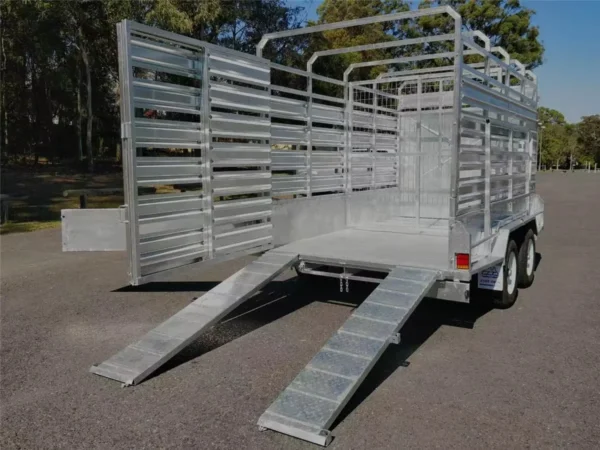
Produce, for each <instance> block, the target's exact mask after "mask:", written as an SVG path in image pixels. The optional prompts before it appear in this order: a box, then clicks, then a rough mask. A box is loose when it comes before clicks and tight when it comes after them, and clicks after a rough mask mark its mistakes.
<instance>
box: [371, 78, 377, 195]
mask: <svg viewBox="0 0 600 450" xmlns="http://www.w3.org/2000/svg"><path fill="white" fill-rule="evenodd" d="M376 88H377V83H373V98H372V105H373V117H372V122H371V123H372V128H371V189H375V187H376V186H375V184H376V178H375V167H376V164H377V162H376V155H375V146H376V145H377V93H376Z"/></svg>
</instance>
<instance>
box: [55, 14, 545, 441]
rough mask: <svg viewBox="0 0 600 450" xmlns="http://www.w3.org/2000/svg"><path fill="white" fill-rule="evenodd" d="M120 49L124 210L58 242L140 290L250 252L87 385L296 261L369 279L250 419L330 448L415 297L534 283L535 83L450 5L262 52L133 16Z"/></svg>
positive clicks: (71, 214) (153, 354) (215, 315)
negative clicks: (393, 36)
mask: <svg viewBox="0 0 600 450" xmlns="http://www.w3.org/2000/svg"><path fill="white" fill-rule="evenodd" d="M432 15H447V16H449V17H451V18H452V19H453V21H454V31H453V32H451V33H448V34H436V35H430V36H424V37H419V38H412V39H404V40H386V41H385V42H380V43H373V44H368V45H359V46H353V47H348V48H336V49H331V50H324V51H320V52H317V53H314V54H313V55H312V57H311V58H310V59H309V60H308V64H307V67H306V68H302V69H301V68H295V67H288V66H284V65H280V64H277V63H275V62H272V61H270V60H268V59H266V58H264V57H262V51H263V48H264V47H265V46H266V45H267V44H268V43H269V41H273V40H277V39H285V38H288V37H293V36H299V35H306V34H311V33H321V32H326V31H330V30H336V29H342V28H348V27H356V26H362V25H367V24H374V23H382V22H386V21H403V20H412V19H415V18H418V17H422V16H432ZM476 40H477V41H480V43H481V44H478V43H476ZM118 44H119V76H120V106H121V122H122V125H121V126H122V144H123V172H124V191H125V205H124V206H123V207H121V208H118V209H108V210H65V211H63V246H64V249H65V250H83V249H86V250H90V249H91V250H94V249H95V250H105V249H119V248H123V249H126V251H127V254H128V257H129V267H130V273H129V275H130V280H131V284H132V285H139V284H142V283H146V282H149V281H155V280H159V279H164V278H165V277H168V276H169V275H170V274H172V273H173V272H174V271H177V270H178V269H181V268H183V267H187V266H189V265H192V264H195V265H197V267H198V268H199V269H200V270H201V269H202V268H203V267H206V265H208V264H212V263H215V262H219V261H225V260H227V259H232V258H237V257H239V256H241V255H245V254H261V256H260V257H258V258H257V259H256V260H254V261H253V262H251V263H250V264H249V265H248V266H247V267H245V268H244V269H242V270H241V271H239V272H237V273H235V274H234V275H232V276H231V277H230V278H228V279H226V280H225V281H223V282H222V283H221V284H219V285H218V286H217V287H215V288H214V289H212V290H210V291H209V292H207V293H206V294H204V295H203V296H202V297H200V298H198V299H197V300H195V301H194V302H192V303H191V304H190V305H189V306H187V307H185V308H184V309H183V310H181V311H180V312H178V313H177V314H175V315H174V316H173V317H171V318H170V319H168V320H167V321H166V322H164V323H162V324H160V325H158V326H157V327H156V328H155V329H154V330H152V331H150V332H149V333H148V334H146V335H145V336H143V337H142V338H141V339H140V340H139V342H137V343H135V344H132V345H130V346H128V347H126V348H125V349H124V350H122V351H120V352H119V353H117V354H116V355H114V356H112V357H111V358H109V359H108V360H106V361H105V362H103V363H101V364H99V365H97V366H94V367H92V369H91V371H92V372H93V373H95V374H98V375H102V376H104V377H108V378H111V379H114V380H118V381H120V382H123V383H124V384H126V385H133V384H137V383H140V382H141V381H143V380H144V379H145V378H146V377H148V376H149V375H150V374H151V373H152V372H154V371H155V370H156V369H157V368H158V367H160V366H161V365H162V364H164V363H165V362H166V361H167V360H168V359H170V358H171V357H173V356H174V355H175V354H176V353H177V352H179V351H180V350H181V349H182V348H184V347H185V346H186V345H187V344H189V343H190V342H191V341H193V340H194V339H196V338H197V337H198V336H199V335H200V334H201V333H202V332H204V331H206V330H207V329H208V328H209V327H211V326H212V325H213V324H215V323H217V322H218V321H219V320H220V319H221V318H223V317H224V316H225V315H226V314H228V313H229V312H231V311H232V310H233V309H234V308H236V307H237V306H239V305H240V304H241V303H243V302H244V301H246V300H247V299H248V298H250V297H251V296H252V295H254V294H255V293H257V292H258V291H259V290H261V289H262V288H263V287H264V286H265V285H266V284H267V283H269V282H270V281H271V280H273V279H274V278H275V277H277V276H278V275H279V274H281V273H282V272H283V271H284V270H286V269H289V268H296V270H297V271H298V272H299V273H301V274H304V275H307V276H325V277H333V278H338V279H339V280H340V285H341V286H342V287H344V286H345V287H346V289H347V285H348V283H349V282H350V281H352V280H360V281H362V282H365V281H366V282H371V283H375V284H377V287H376V288H375V289H374V290H373V291H372V293H371V294H370V295H369V296H368V297H367V298H366V299H365V300H364V302H362V303H361V304H360V305H359V306H358V307H357V308H356V309H355V310H354V312H353V313H352V314H351V316H350V317H349V318H348V320H347V321H346V322H345V323H344V324H343V325H342V327H341V328H340V329H339V330H338V331H337V332H336V333H335V334H334V335H333V336H332V337H331V339H330V340H329V341H327V343H326V344H325V345H324V347H323V348H322V349H321V350H320V351H319V353H318V354H317V355H316V356H315V357H314V358H313V359H312V360H311V361H309V362H308V364H307V366H306V368H305V369H304V370H303V371H302V372H300V374H299V375H298V376H297V377H296V378H295V379H294V380H293V381H292V383H291V384H290V385H289V387H287V388H286V389H285V390H284V391H283V392H282V393H281V395H280V396H279V397H278V398H277V399H276V400H275V401H274V402H273V404H272V405H271V406H270V407H269V408H268V409H267V410H266V411H265V413H264V414H263V415H262V416H261V417H260V419H259V422H258V423H259V426H260V428H261V429H263V430H264V429H271V430H276V431H279V432H282V433H286V434H288V435H291V436H295V437H298V438H301V439H305V440H307V441H310V442H313V443H317V444H321V445H326V444H327V443H328V442H329V440H330V438H331V437H330V431H329V429H330V427H331V425H332V423H333V422H334V420H335V418H336V417H337V416H338V414H339V413H340V412H341V410H342V408H343V407H344V405H345V404H346V403H347V401H348V400H349V399H350V397H351V396H352V394H353V393H354V392H355V391H356V389H357V388H358V386H359V385H360V384H361V382H362V381H363V380H364V378H365V377H366V375H367V374H368V372H369V371H370V370H371V368H372V367H373V366H374V365H375V363H376V362H377V360H378V359H379V358H380V356H381V355H382V353H383V352H384V350H385V349H386V347H387V346H388V345H389V344H390V343H397V342H399V340H400V334H399V333H400V330H401V328H402V326H403V324H404V323H405V322H406V320H407V319H408V318H409V316H410V315H411V313H412V312H413V311H414V310H415V308H416V307H417V306H418V304H419V302H420V301H421V300H422V299H423V298H424V297H434V298H438V299H444V300H450V301H456V302H469V301H470V300H471V298H472V297H473V295H474V294H475V293H476V292H478V293H482V292H483V297H485V298H487V299H489V301H491V302H493V303H494V304H495V305H497V306H499V307H508V306H511V305H512V304H513V303H514V301H515V298H516V295H517V289H518V287H527V286H529V285H530V284H531V283H532V281H533V277H534V268H535V267H534V266H535V264H534V260H535V242H536V239H537V236H538V234H539V233H540V231H541V230H542V228H543V224H544V221H543V211H544V205H543V202H542V200H541V198H540V197H539V196H538V195H537V194H536V193H535V172H536V163H535V161H536V158H537V131H536V130H537V112H536V108H537V101H538V94H537V81H536V77H535V75H534V74H532V73H531V72H529V71H526V70H525V67H524V66H523V65H522V64H520V63H519V62H518V61H515V60H511V59H510V56H509V55H508V54H507V52H506V51H504V50H503V49H502V48H499V47H494V48H492V47H491V46H490V40H489V39H488V38H487V37H486V36H485V35H483V34H482V33H480V32H473V31H469V32H467V31H465V30H463V27H462V22H461V17H460V16H459V15H458V14H457V13H456V12H455V11H454V10H452V9H451V8H449V7H439V8H432V9H423V10H418V11H412V12H404V13H396V14H390V15H383V16H377V17H369V18H364V19H357V20H351V21H345V22H338V23H332V24H322V25H316V26H313V27H308V28H300V29H293V30H288V31H283V32H279V33H272V34H267V35H265V36H264V37H263V39H262V40H261V42H260V44H259V45H258V47H257V55H249V54H245V53H241V52H238V51H234V50H231V49H227V48H223V47H219V46H215V45H212V44H209V43H206V42H201V41H198V40H195V39H191V38H189V37H184V36H180V35H177V34H173V33H169V32H165V31H162V30H159V29H156V28H152V27H148V26H145V25H141V24H138V23H135V22H131V21H123V22H121V23H119V24H118ZM381 49H395V50H406V51H405V52H403V53H401V56H397V57H395V58H391V59H386V60H373V61H370V60H368V58H367V57H366V56H364V57H363V60H364V61H363V62H360V63H354V64H351V65H350V66H349V67H348V68H347V69H346V71H345V72H344V75H343V77H341V78H340V79H335V78H330V77H325V76H323V75H319V74H317V73H315V71H314V70H313V66H314V65H315V62H316V61H317V59H319V58H328V57H331V56H333V55H340V54H346V53H352V52H362V54H363V55H368V54H369V52H370V51H371V50H381ZM415 49H417V50H418V51H415ZM396 54H398V52H396ZM402 54H403V55H404V56H402ZM497 55H499V56H497ZM380 66H387V68H388V70H387V71H385V72H382V73H380V74H379V75H377V76H376V77H375V78H373V79H368V80H364V79H361V76H357V74H364V73H369V71H365V70H358V69H362V68H365V67H367V68H368V67H380ZM363 77H364V75H363Z"/></svg>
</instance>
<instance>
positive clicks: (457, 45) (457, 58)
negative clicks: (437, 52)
mask: <svg viewBox="0 0 600 450" xmlns="http://www.w3.org/2000/svg"><path fill="white" fill-rule="evenodd" d="M461 30H462V19H461V18H460V17H457V18H455V19H454V101H453V105H454V111H453V118H452V147H451V165H450V167H451V170H450V211H449V216H448V218H449V220H450V223H452V222H453V221H454V220H455V219H456V215H457V211H458V201H457V199H458V180H459V171H460V164H459V152H460V120H461V113H462V92H461V85H462V66H463V41H462V36H461ZM449 257H450V258H454V255H452V254H450V255H449Z"/></svg>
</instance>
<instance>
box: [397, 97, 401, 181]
mask: <svg viewBox="0 0 600 450" xmlns="http://www.w3.org/2000/svg"><path fill="white" fill-rule="evenodd" d="M401 91H402V87H398V88H397V90H396V92H397V94H396V96H397V100H396V102H397V103H396V114H397V117H396V187H397V188H398V192H401V190H400V167H401V164H402V160H401V159H400V147H401V145H402V122H401V118H402V97H401V96H400V95H401Z"/></svg>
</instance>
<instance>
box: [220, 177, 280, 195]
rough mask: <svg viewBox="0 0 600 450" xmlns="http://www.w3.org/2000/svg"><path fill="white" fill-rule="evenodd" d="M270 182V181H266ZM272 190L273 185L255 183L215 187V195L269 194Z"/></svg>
mask: <svg viewBox="0 0 600 450" xmlns="http://www.w3.org/2000/svg"><path fill="white" fill-rule="evenodd" d="M265 181H270V180H265ZM270 190H271V183H258V182H256V183H254V184H252V185H245V184H244V185H237V186H224V187H214V186H213V194H214V195H221V196H222V195H240V194H252V193H259V192H268V191H270Z"/></svg>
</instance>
